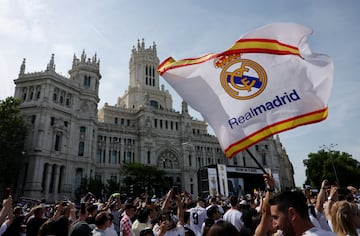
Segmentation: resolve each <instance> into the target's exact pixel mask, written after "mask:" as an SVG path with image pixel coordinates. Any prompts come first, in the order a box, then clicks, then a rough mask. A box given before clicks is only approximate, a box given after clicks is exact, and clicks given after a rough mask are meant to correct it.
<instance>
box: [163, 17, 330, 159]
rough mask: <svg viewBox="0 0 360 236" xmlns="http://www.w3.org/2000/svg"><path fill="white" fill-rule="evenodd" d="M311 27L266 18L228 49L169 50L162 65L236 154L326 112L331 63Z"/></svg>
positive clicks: (228, 151)
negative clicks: (175, 54)
mask: <svg viewBox="0 0 360 236" xmlns="http://www.w3.org/2000/svg"><path fill="white" fill-rule="evenodd" d="M311 33H312V30H311V29H309V28H307V27H304V26H302V25H299V24H294V23H276V24H270V25H266V26H264V27H261V28H259V29H256V30H254V31H251V32H248V33H246V34H245V35H243V36H242V37H241V38H240V39H239V40H238V41H236V43H235V44H234V45H233V46H232V47H231V48H229V49H228V50H226V51H224V52H222V53H219V54H208V55H205V56H202V57H199V58H190V59H183V60H179V61H175V60H174V59H172V58H168V59H166V60H165V61H164V62H162V63H161V64H160V66H159V67H158V72H159V73H160V75H162V76H163V77H164V78H165V80H166V81H167V82H168V83H169V84H170V85H171V86H172V87H173V88H174V89H175V90H176V91H177V92H178V94H179V95H180V96H181V97H182V98H183V99H184V100H185V101H186V102H187V103H188V104H189V105H190V106H191V107H193V108H194V109H195V110H197V111H198V112H200V113H201V114H202V116H203V117H204V118H205V120H206V121H207V122H208V123H209V125H210V126H211V127H212V128H213V130H214V132H215V134H216V136H217V138H218V140H219V143H220V145H221V147H222V149H223V150H224V153H225V155H226V156H227V157H228V158H231V157H232V156H234V155H235V154H236V153H238V152H240V151H242V150H244V149H246V148H248V147H249V146H252V145H253V144H255V143H257V142H259V141H261V140H263V139H265V138H267V137H269V136H271V135H273V134H276V133H279V132H282V131H286V130H288V129H292V128H295V127H297V126H300V125H306V124H310V123H314V122H319V121H322V120H324V119H326V117H327V113H328V108H327V102H328V99H329V97H330V93H331V87H332V81H333V63H332V60H331V59H330V57H328V56H326V55H321V54H315V53H312V52H311V50H310V47H309V45H308V43H307V36H308V35H310V34H311Z"/></svg>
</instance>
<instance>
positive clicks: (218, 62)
mask: <svg viewBox="0 0 360 236" xmlns="http://www.w3.org/2000/svg"><path fill="white" fill-rule="evenodd" d="M239 58H241V54H240V53H236V54H230V55H223V56H219V57H217V58H216V59H215V60H214V64H215V67H216V68H224V66H226V65H227V64H228V63H229V62H231V61H233V60H235V59H239Z"/></svg>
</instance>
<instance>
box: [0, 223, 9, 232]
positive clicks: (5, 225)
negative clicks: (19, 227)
mask: <svg viewBox="0 0 360 236" xmlns="http://www.w3.org/2000/svg"><path fill="white" fill-rule="evenodd" d="M6 230H7V223H6V221H5V222H4V223H3V224H2V225H1V227H0V235H3V233H5V231H6Z"/></svg>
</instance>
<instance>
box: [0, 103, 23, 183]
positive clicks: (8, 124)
mask: <svg viewBox="0 0 360 236" xmlns="http://www.w3.org/2000/svg"><path fill="white" fill-rule="evenodd" d="M20 103H21V102H20V100H19V99H16V98H14V97H8V98H6V99H5V100H0V183H1V184H3V185H4V187H12V188H13V187H15V186H16V182H17V177H18V176H19V171H20V170H21V167H22V164H23V162H22V160H23V159H24V158H25V155H24V143H25V136H26V126H25V123H24V120H23V117H22V115H21V113H20V108H19V105H20Z"/></svg>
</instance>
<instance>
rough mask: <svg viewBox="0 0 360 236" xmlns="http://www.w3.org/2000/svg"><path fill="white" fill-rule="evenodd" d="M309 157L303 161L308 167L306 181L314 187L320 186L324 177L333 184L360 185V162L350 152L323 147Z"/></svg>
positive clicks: (341, 185) (344, 185) (343, 185)
mask: <svg viewBox="0 0 360 236" xmlns="http://www.w3.org/2000/svg"><path fill="white" fill-rule="evenodd" d="M308 157H309V158H308V159H306V160H304V161H303V163H304V165H305V167H306V176H307V181H306V183H307V184H310V185H311V186H312V187H316V188H320V185H321V182H322V180H324V179H327V180H328V181H329V182H330V183H331V184H340V187H347V186H348V185H352V186H355V187H359V186H360V179H359V177H360V166H359V162H358V161H357V160H355V159H353V158H352V156H351V155H350V154H349V153H346V152H340V151H333V150H324V149H321V150H319V151H318V152H317V153H310V154H309V155H308ZM337 181H338V182H339V183H337Z"/></svg>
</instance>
